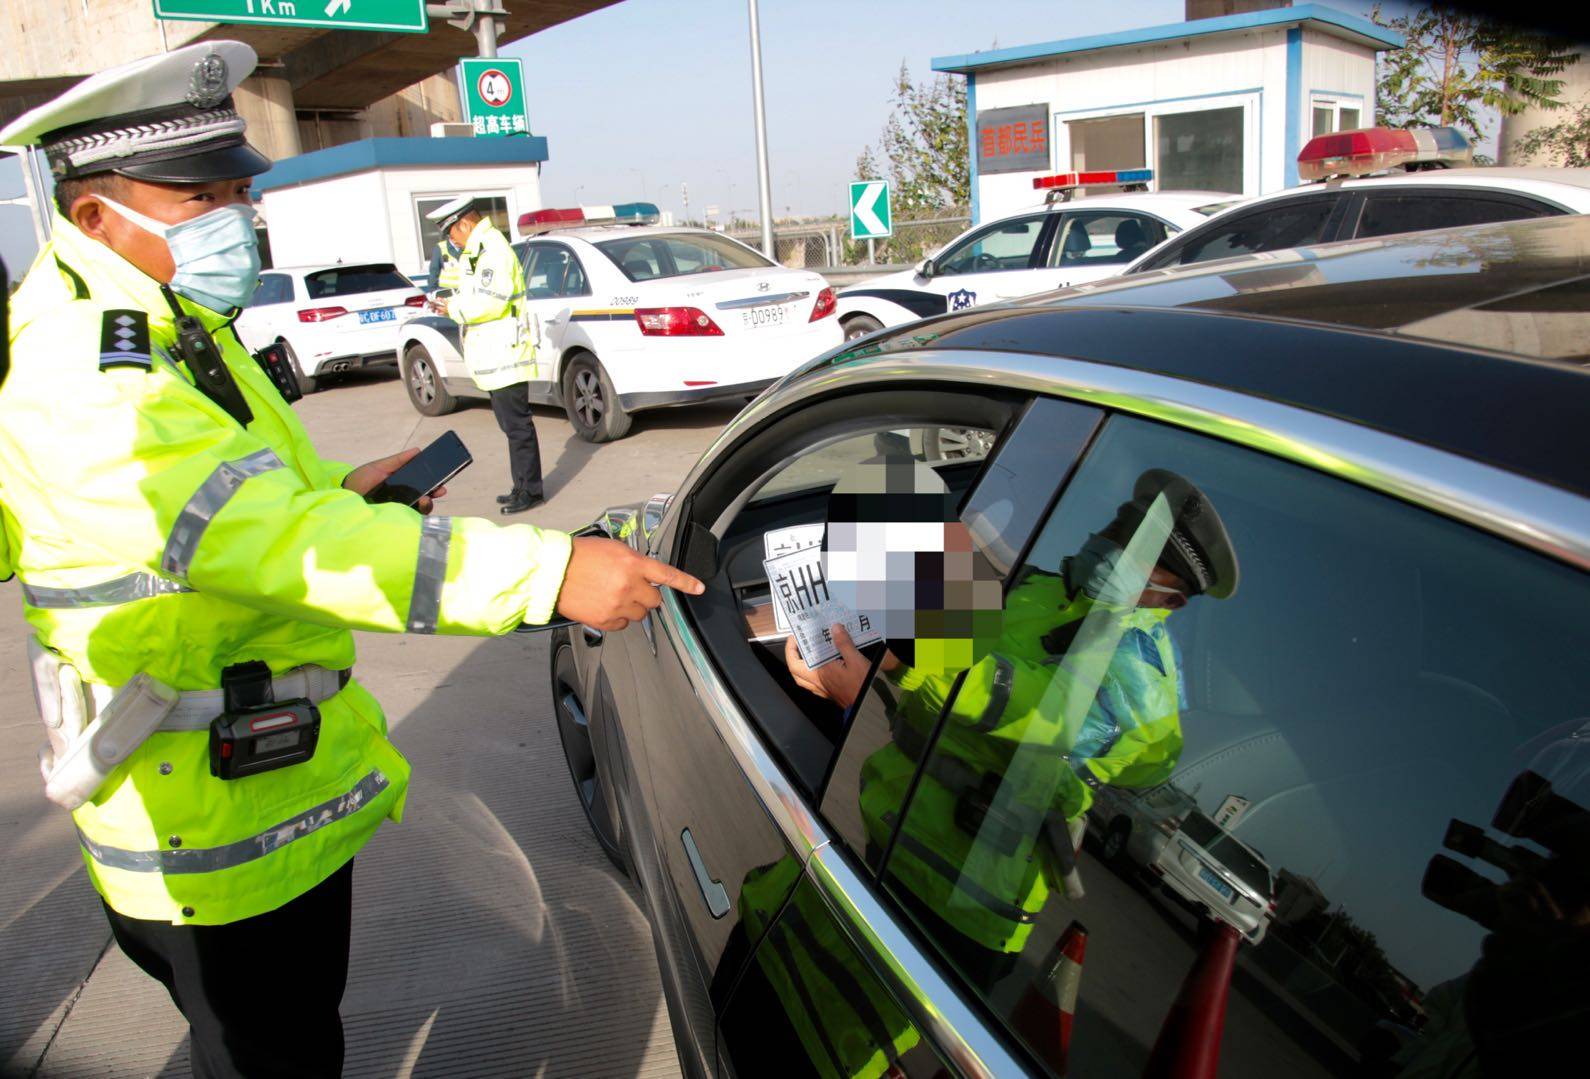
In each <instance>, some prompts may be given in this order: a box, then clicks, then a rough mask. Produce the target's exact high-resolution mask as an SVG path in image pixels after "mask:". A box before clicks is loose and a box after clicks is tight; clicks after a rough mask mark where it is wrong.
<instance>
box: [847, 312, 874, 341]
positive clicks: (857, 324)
mask: <svg viewBox="0 0 1590 1079" xmlns="http://www.w3.org/2000/svg"><path fill="white" fill-rule="evenodd" d="M881 329H883V323H881V322H879V321H878V320H877V319H875V318H873V317H872V316H871V315H851V316H850V317H849V318H847V319H845V340H846V341H852V340H855V339H856V338H857V337H865V336H867V335H868V334H869V333H872V332H873V331H874V330H881Z"/></svg>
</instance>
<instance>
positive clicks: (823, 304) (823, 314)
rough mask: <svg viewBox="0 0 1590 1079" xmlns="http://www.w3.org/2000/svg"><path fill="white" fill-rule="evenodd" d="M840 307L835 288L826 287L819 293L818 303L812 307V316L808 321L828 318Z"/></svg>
mask: <svg viewBox="0 0 1590 1079" xmlns="http://www.w3.org/2000/svg"><path fill="white" fill-rule="evenodd" d="M838 307H839V300H838V299H836V298H835V297H834V290H833V289H831V288H825V289H823V290H822V291H821V292H819V293H818V294H817V305H816V306H815V307H813V308H812V317H811V318H809V319H807V320H806V321H807V322H816V321H817V320H818V319H820V318H827V317H828V316H829V315H831V314H833V313H834V311H835V309H837V308H838Z"/></svg>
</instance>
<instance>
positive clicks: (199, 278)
mask: <svg viewBox="0 0 1590 1079" xmlns="http://www.w3.org/2000/svg"><path fill="white" fill-rule="evenodd" d="M99 198H100V201H101V202H104V203H106V204H108V205H109V206H111V207H113V208H114V209H115V210H116V212H117V213H119V214H121V215H122V216H123V217H125V218H126V219H127V220H128V221H131V222H132V223H133V224H135V225H137V226H138V227H139V228H141V229H143V230H144V231H145V232H151V233H153V234H154V235H156V236H162V237H164V238H165V241H166V247H167V248H169V249H170V250H171V260H172V261H173V262H175V263H176V265H177V272H176V276H174V277H172V279H171V289H172V291H173V292H178V293H181V294H182V295H183V296H186V297H187V298H188V299H190V300H192V301H193V302H194V303H197V304H202V305H203V306H205V307H208V308H209V309H210V310H211V311H215V312H217V313H220V314H225V313H226V312H228V311H230V310H232V308H234V307H242V306H243V305H244V304H246V303H248V301H249V299H250V298H251V297H252V296H253V295H254V289H255V288H256V287H257V286H258V285H259V270H260V258H259V240H258V238H257V237H256V236H255V234H254V211H253V210H252V209H250V208H249V207H247V206H242V205H238V204H233V205H231V206H222V207H220V208H219V209H215V210H211V211H210V212H209V213H207V214H200V215H199V216H198V217H195V218H192V219H190V220H188V221H181V222H178V223H177V224H175V225H167V224H164V223H163V222H160V221H156V220H154V219H153V218H150V217H146V216H144V215H143V214H141V213H139V212H138V211H137V210H130V209H128V208H127V207H125V206H123V205H122V204H121V203H119V202H114V201H112V200H111V199H108V198H106V197H105V196H104V195H101V196H99Z"/></svg>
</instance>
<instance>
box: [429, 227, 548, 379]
mask: <svg viewBox="0 0 1590 1079" xmlns="http://www.w3.org/2000/svg"><path fill="white" fill-rule="evenodd" d="M444 209H445V207H444ZM471 217H473V218H474V219H475V224H474V227H473V228H471V229H470V230H469V237H468V239H467V240H466V241H465V242H464V245H463V252H462V254H460V255H459V256H458V264H457V266H458V283H457V286H456V291H455V292H454V293H453V295H452V298H451V299H449V300H448V301H447V313H448V314H449V315H451V316H452V317H453V320H454V321H455V322H457V323H458V324H459V325H460V326H461V327H462V329H463V336H464V364H465V366H466V367H468V368H469V376H470V377H471V378H473V379H474V380H475V385H477V386H479V387H480V388H481V389H482V390H484V391H486V392H487V393H490V392H491V391H492V390H500V389H502V388H503V387H504V386H512V385H514V384H515V383H517V382H528V381H529V380H530V379H532V378H534V377H535V363H536V346H535V338H534V337H533V336H532V335H531V333H530V330H529V327H528V326H527V325H526V324H525V318H524V292H525V285H524V267H523V266H521V265H520V264H519V256H518V255H517V254H515V253H514V250H513V247H512V245H510V244H509V243H508V238H507V237H506V236H504V235H503V234H502V233H501V232H499V231H498V230H497V226H495V225H493V224H492V223H491V222H490V221H489V220H487V219H486V218H485V217H484V216H482V215H481V214H480V212H479V211H478V210H473V209H469V210H466V211H465V213H464V214H463V215H461V216H460V218H459V219H456V220H462V221H464V222H465V223H467V222H468V221H469V219H470V218H471Z"/></svg>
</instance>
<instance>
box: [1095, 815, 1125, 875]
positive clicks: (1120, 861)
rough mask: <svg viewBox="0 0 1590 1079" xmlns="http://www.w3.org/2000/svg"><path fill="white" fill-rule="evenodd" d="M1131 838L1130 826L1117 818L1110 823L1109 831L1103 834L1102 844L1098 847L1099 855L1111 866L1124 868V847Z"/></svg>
mask: <svg viewBox="0 0 1590 1079" xmlns="http://www.w3.org/2000/svg"><path fill="white" fill-rule="evenodd" d="M1131 838H1132V826H1131V824H1130V823H1129V822H1127V821H1125V820H1123V819H1121V818H1119V817H1117V818H1116V819H1115V820H1113V821H1111V822H1110V829H1109V831H1107V832H1105V833H1104V842H1103V843H1102V844H1100V846H1099V853H1100V854H1101V855H1102V856H1103V857H1104V860H1105V861H1106V862H1108V863H1110V864H1111V865H1115V866H1124V865H1126V862H1127V854H1126V845H1127V843H1128V842H1129V841H1130V840H1131Z"/></svg>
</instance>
